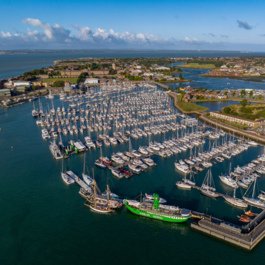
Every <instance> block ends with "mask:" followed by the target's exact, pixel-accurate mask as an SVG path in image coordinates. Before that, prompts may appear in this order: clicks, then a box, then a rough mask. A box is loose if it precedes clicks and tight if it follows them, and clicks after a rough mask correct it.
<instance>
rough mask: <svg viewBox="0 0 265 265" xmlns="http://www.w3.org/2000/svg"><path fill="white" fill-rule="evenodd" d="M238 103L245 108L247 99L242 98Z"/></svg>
mask: <svg viewBox="0 0 265 265" xmlns="http://www.w3.org/2000/svg"><path fill="white" fill-rule="evenodd" d="M240 104H241V106H242V107H243V108H245V107H246V106H247V104H248V101H247V100H246V99H243V100H241V101H240Z"/></svg>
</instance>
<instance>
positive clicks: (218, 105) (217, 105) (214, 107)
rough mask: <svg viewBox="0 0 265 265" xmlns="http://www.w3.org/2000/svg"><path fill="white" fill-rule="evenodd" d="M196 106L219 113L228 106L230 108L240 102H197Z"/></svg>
mask: <svg viewBox="0 0 265 265" xmlns="http://www.w3.org/2000/svg"><path fill="white" fill-rule="evenodd" d="M196 104H198V105H201V106H204V107H206V108H208V110H209V111H219V110H221V109H222V108H224V107H226V106H229V105H232V104H238V102H235V101H221V102H197V103H196Z"/></svg>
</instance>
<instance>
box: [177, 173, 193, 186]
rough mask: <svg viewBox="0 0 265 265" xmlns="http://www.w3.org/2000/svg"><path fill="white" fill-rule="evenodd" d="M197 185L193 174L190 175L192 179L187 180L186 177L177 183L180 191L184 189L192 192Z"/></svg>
mask: <svg viewBox="0 0 265 265" xmlns="http://www.w3.org/2000/svg"><path fill="white" fill-rule="evenodd" d="M195 185H196V183H195V182H194V181H193V173H192V172H191V173H190V177H189V178H186V175H185V177H184V178H183V179H182V180H180V181H178V182H177V183H176V186H177V187H178V188H180V189H184V190H191V188H192V187H194V186H195Z"/></svg>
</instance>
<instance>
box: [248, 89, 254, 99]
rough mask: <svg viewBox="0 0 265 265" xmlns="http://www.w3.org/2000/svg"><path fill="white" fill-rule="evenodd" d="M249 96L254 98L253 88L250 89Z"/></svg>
mask: <svg viewBox="0 0 265 265" xmlns="http://www.w3.org/2000/svg"><path fill="white" fill-rule="evenodd" d="M249 97H250V98H252V97H253V90H250V91H249Z"/></svg>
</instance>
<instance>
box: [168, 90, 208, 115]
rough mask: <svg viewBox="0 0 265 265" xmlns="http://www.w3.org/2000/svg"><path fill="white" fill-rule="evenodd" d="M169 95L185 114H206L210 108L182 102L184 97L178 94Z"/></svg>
mask: <svg viewBox="0 0 265 265" xmlns="http://www.w3.org/2000/svg"><path fill="white" fill-rule="evenodd" d="M169 95H170V96H171V97H173V98H174V103H175V106H176V107H177V108H179V109H180V110H181V111H183V112H204V111H206V110H208V108H206V107H203V106H200V105H197V104H195V103H192V102H184V101H182V100H181V98H182V96H181V95H177V94H176V93H170V94H169Z"/></svg>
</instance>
